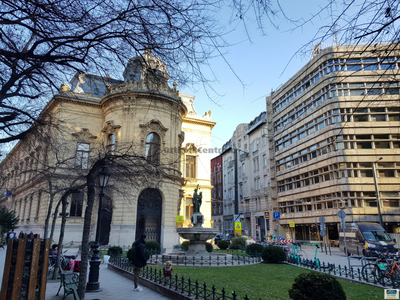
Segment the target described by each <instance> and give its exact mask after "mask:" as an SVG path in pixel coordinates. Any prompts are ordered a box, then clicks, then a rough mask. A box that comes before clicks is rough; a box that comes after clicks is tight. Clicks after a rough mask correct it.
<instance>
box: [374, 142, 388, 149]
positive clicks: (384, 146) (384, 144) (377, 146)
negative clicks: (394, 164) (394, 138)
mask: <svg viewBox="0 0 400 300" xmlns="http://www.w3.org/2000/svg"><path fill="white" fill-rule="evenodd" d="M375 149H390V142H375Z"/></svg>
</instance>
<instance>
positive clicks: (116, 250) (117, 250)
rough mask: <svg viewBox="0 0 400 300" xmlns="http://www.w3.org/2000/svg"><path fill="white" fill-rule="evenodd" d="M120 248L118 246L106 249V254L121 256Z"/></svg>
mask: <svg viewBox="0 0 400 300" xmlns="http://www.w3.org/2000/svg"><path fill="white" fill-rule="evenodd" d="M122 252H123V251H122V248H121V247H119V246H113V247H110V248H108V251H107V254H108V255H110V256H118V255H122Z"/></svg>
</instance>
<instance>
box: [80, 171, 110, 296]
mask: <svg viewBox="0 0 400 300" xmlns="http://www.w3.org/2000/svg"><path fill="white" fill-rule="evenodd" d="M110 176H111V173H110V172H108V170H107V168H106V167H103V168H102V169H101V171H100V172H99V179H100V188H101V190H100V193H99V210H98V212H97V226H96V240H95V243H94V245H93V244H92V251H93V255H92V257H91V259H90V269H89V281H88V283H87V285H86V292H100V282H99V271H100V256H99V252H100V249H99V247H100V229H101V208H102V204H103V197H104V192H103V189H104V188H105V187H106V186H107V183H108V179H109V178H110Z"/></svg>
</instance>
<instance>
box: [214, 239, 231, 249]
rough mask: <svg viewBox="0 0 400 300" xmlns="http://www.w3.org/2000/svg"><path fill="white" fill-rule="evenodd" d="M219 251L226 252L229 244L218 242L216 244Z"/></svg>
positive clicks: (222, 241)
mask: <svg viewBox="0 0 400 300" xmlns="http://www.w3.org/2000/svg"><path fill="white" fill-rule="evenodd" d="M217 246H218V248H219V249H222V250H226V249H228V247H229V242H228V241H226V240H220V241H218V243H217Z"/></svg>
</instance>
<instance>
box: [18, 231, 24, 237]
mask: <svg viewBox="0 0 400 300" xmlns="http://www.w3.org/2000/svg"><path fill="white" fill-rule="evenodd" d="M18 238H20V239H23V238H24V232H23V231H22V230H21V232H20V233H19V236H18Z"/></svg>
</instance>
